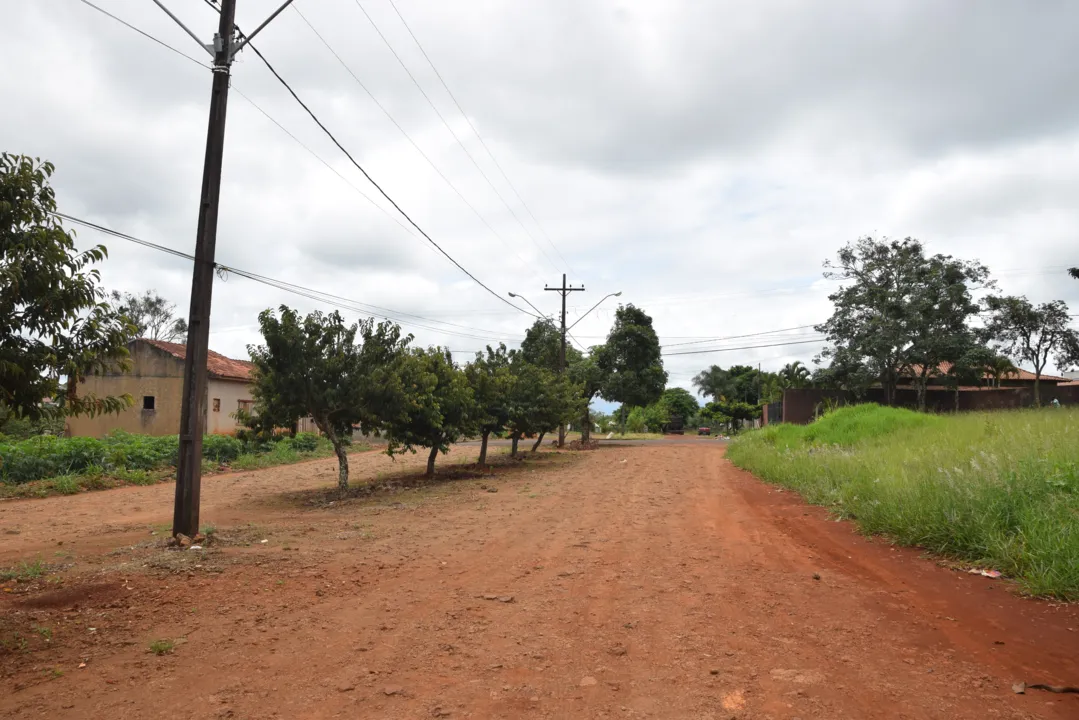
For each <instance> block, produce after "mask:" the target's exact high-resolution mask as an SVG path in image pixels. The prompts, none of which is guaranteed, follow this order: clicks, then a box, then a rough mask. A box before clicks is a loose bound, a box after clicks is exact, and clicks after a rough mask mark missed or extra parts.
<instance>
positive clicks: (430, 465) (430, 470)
mask: <svg viewBox="0 0 1079 720" xmlns="http://www.w3.org/2000/svg"><path fill="white" fill-rule="evenodd" d="M437 457H438V445H435V446H434V447H432V448H431V454H430V455H428V456H427V477H434V476H435V458H437Z"/></svg>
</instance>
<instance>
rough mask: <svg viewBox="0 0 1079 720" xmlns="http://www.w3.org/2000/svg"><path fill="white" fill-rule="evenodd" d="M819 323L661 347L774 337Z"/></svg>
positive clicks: (669, 345) (668, 345) (669, 344)
mask: <svg viewBox="0 0 1079 720" xmlns="http://www.w3.org/2000/svg"><path fill="white" fill-rule="evenodd" d="M817 324H818V323H814V324H813V325H796V326H794V327H789V328H780V329H779V330H766V331H764V332H756V333H746V334H745V335H727V336H726V337H717V338H709V339H707V340H691V341H689V342H678V343H668V344H667V345H661V346H660V347H677V346H679V345H700V344H701V343H709V342H719V341H720V340H737V339H739V338H747V337H758V336H760V335H774V334H776V333H781V332H789V331H791V330H804V329H806V328H811V327H816V325H817Z"/></svg>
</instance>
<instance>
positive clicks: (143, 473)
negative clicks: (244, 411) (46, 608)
mask: <svg viewBox="0 0 1079 720" xmlns="http://www.w3.org/2000/svg"><path fill="white" fill-rule="evenodd" d="M350 449H367V446H366V445H363V446H356V447H354V448H350ZM178 452H179V441H178V438H177V436H176V435H167V436H163V437H150V436H147V435H136V434H132V433H127V432H122V431H118V432H114V433H111V434H109V435H107V436H105V437H104V438H101V439H97V438H85V437H76V438H65V437H55V436H50V435H43V436H38V437H32V438H28V439H25V440H18V441H11V440H7V439H5V438H3V437H0V498H4V497H44V496H47V495H54V494H55V495H73V494H75V493H78V492H83V491H86V490H102V489H106V488H111V487H118V486H121V485H153V484H155V483H158V482H162V481H165V480H171V479H172V478H173V476H174V474H175V470H174V468H175V465H176V461H177V455H178ZM332 454H333V446H332V444H331V443H330V442H329V441H328V440H326V439H325V438H321V437H319V436H317V435H315V434H314V433H299V434H297V435H296V436H295V437H288V436H278V437H276V438H273V439H256V438H253V437H252V438H245V439H240V438H236V437H232V436H230V435H207V436H205V437H204V438H203V444H202V457H203V472H204V473H213V472H219V471H223V470H254V469H257V468H263V467H272V466H274V465H287V464H290V463H296V462H301V461H303V460H310V459H314V458H320V457H329V456H330V455H332Z"/></svg>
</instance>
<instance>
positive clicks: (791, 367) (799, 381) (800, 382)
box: [779, 360, 812, 388]
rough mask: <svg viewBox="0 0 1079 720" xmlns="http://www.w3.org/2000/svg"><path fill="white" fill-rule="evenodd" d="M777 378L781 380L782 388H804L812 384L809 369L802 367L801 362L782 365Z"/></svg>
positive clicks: (796, 361)
mask: <svg viewBox="0 0 1079 720" xmlns="http://www.w3.org/2000/svg"><path fill="white" fill-rule="evenodd" d="M779 376H780V377H781V378H782V379H783V383H784V385H783V387H784V388H804V387H807V386H809V385H810V384H812V376H811V373H810V372H809V368H807V367H806V366H805V365H803V364H802V361H801V360H795V361H794V362H792V363H787V364H786V365H784V366H783V369H782V370H780V371H779Z"/></svg>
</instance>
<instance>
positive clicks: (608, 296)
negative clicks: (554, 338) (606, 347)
mask: <svg viewBox="0 0 1079 720" xmlns="http://www.w3.org/2000/svg"><path fill="white" fill-rule="evenodd" d="M621 296H622V291H621V290H619V291H618V292H613V293H611V294H609V295H604V296H603V297H602V298H601V299H600V301H599V302H598V303H596V304H595V305H593V306H592V307H590V308H588V310H587V311H586V312H585V314H584V315H582V316H581V317H579V318H577V320H576V321H575V322H574V323H573V325H570V326H569V327H568V328H566V330H567V331H568V330H572V329H573V327H574V325H576V324H577V323H579V322H581V321H582V320H584V318H585V315H587V314H588V313H590V312H592V311H593V310H595V309H596V308H598V307H599V306H600V303H602V302H603V301H604V300H606V299H607V298H610V297H621Z"/></svg>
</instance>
